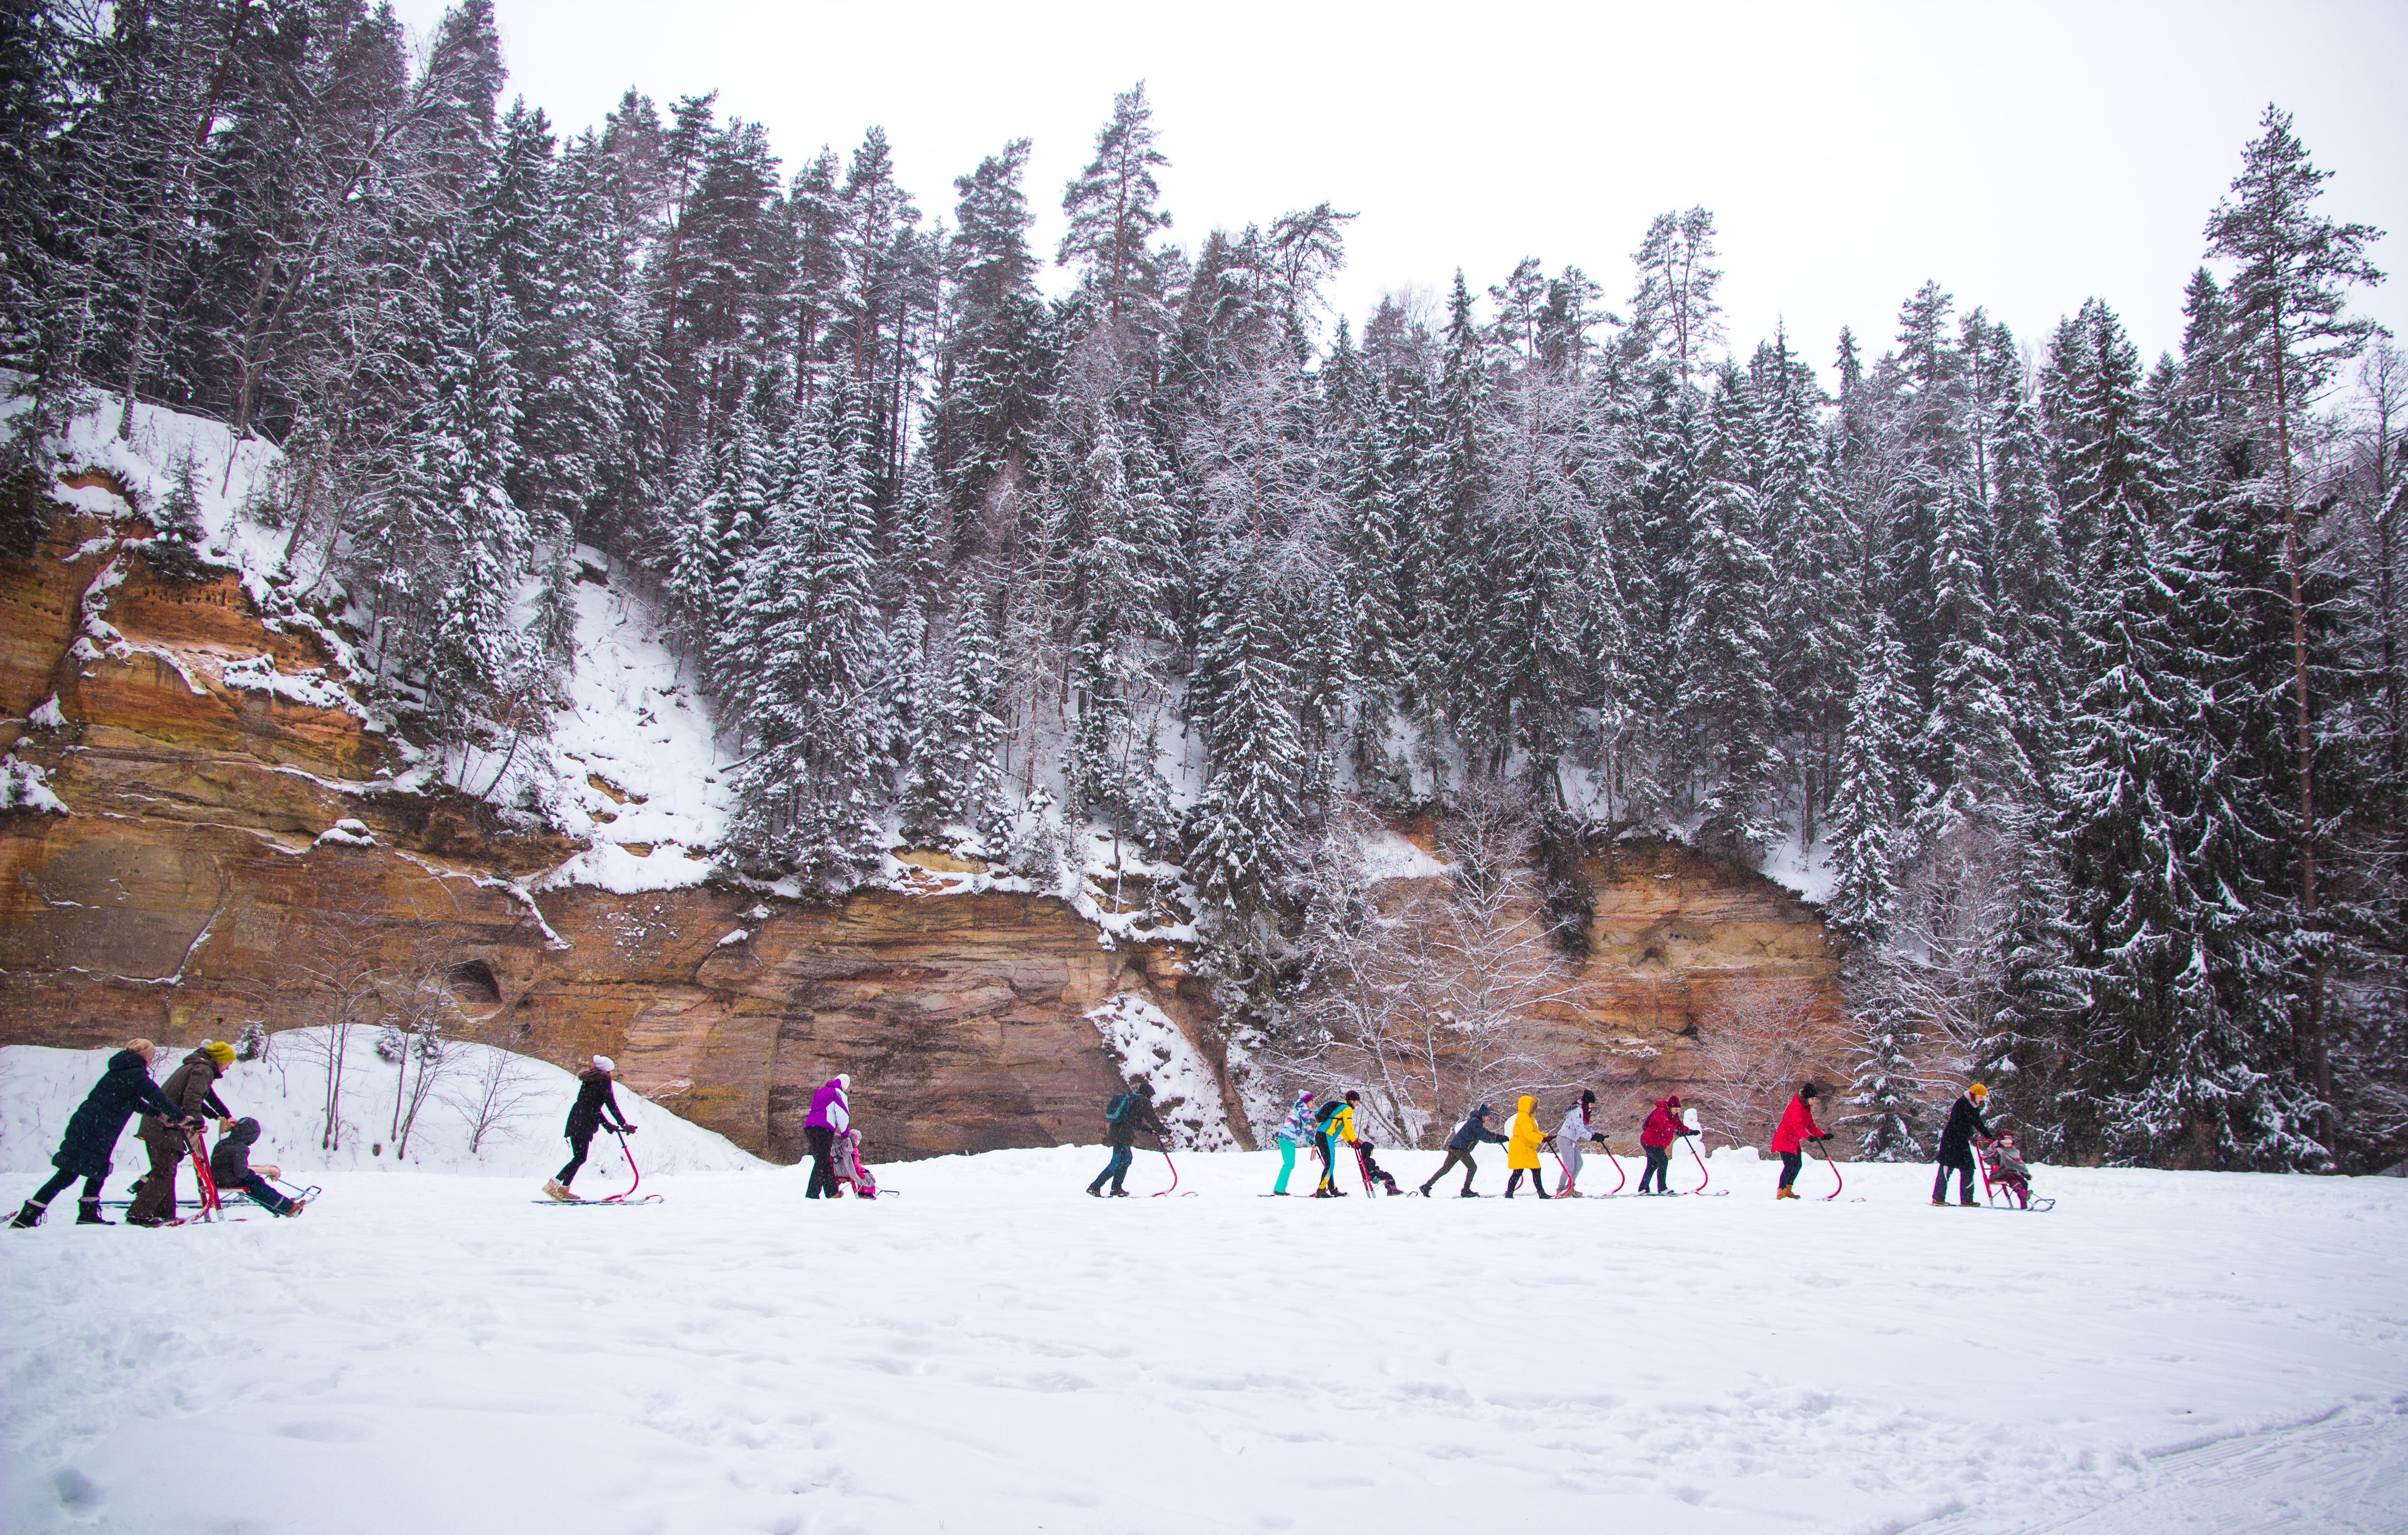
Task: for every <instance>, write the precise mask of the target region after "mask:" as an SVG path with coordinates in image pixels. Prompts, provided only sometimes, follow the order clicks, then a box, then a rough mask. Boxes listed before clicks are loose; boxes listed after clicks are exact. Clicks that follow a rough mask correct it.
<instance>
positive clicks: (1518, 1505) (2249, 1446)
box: [0, 1126, 2408, 1535]
mask: <svg viewBox="0 0 2408 1535" xmlns="http://www.w3.org/2000/svg"><path fill="white" fill-rule="evenodd" d="M871 1128H872V1133H873V1134H874V1131H875V1127H874V1126H872V1127H871ZM1101 1159H1102V1158H1101V1154H1100V1153H1099V1152H1097V1151H1093V1150H1089V1149H1082V1148H1071V1149H1065V1150H1057V1151H1036V1152H1007V1153H998V1154H994V1155H985V1156H978V1157H967V1158H949V1159H941V1160H938V1161H931V1162H922V1163H917V1164H911V1165H905V1166H897V1167H894V1168H891V1169H886V1175H885V1181H886V1183H887V1184H888V1186H889V1187H891V1188H894V1189H896V1190H899V1191H901V1193H902V1195H903V1197H902V1198H898V1199H894V1200H882V1201H880V1202H878V1203H875V1204H867V1205H864V1204H853V1203H844V1204H838V1205H819V1206H812V1205H809V1204H806V1203H805V1201H804V1200H803V1199H802V1198H801V1196H802V1190H803V1183H802V1179H801V1177H800V1175H799V1174H798V1173H796V1172H793V1171H770V1172H759V1171H756V1172H750V1173H691V1174H686V1175H683V1176H679V1177H673V1178H667V1179H662V1180H659V1181H658V1182H659V1186H661V1187H662V1188H663V1189H664V1190H665V1192H666V1193H667V1195H668V1198H667V1202H666V1203H663V1204H660V1205H657V1206H652V1207H648V1208H641V1209H607V1210H588V1209H576V1208H551V1207H538V1206H537V1205H535V1204H533V1203H530V1202H529V1201H530V1199H531V1198H532V1197H533V1195H534V1192H535V1191H534V1187H533V1185H534V1183H535V1180H536V1178H537V1177H538V1175H539V1174H540V1173H541V1172H542V1171H544V1170H546V1169H544V1168H543V1167H541V1166H538V1165H530V1166H529V1167H527V1168H526V1169H525V1172H524V1177H523V1179H522V1180H520V1181H517V1182H511V1181H507V1180H498V1179H490V1178H464V1177H454V1176H445V1175H438V1174H421V1175H415V1176H404V1177H394V1176H390V1175H386V1176H378V1175H374V1174H369V1173H343V1172H337V1173H332V1174H328V1175H326V1176H325V1178H324V1179H323V1181H324V1182H325V1184H327V1193H326V1196H325V1197H324V1198H323V1200H322V1203H321V1204H319V1205H318V1206H316V1207H315V1208H313V1209H311V1210H310V1211H309V1212H308V1214H306V1215H305V1216H304V1217H303V1218H302V1219H300V1220H299V1221H295V1222H270V1221H267V1220H265V1218H260V1219H253V1220H251V1221H248V1222H246V1223H244V1224H241V1225H225V1226H220V1227H204V1228H186V1229H183V1230H178V1231H172V1232H146V1231H135V1230H124V1229H119V1230H110V1231H95V1230H89V1229H78V1228H76V1227H73V1226H72V1225H66V1224H57V1225H52V1226H46V1227H42V1228H41V1229H39V1230H36V1231H31V1232H9V1233H0V1293H5V1294H7V1297H8V1298H9V1304H8V1305H7V1308H6V1312H5V1317H0V1360H5V1363H4V1364H0V1368H5V1375H0V1399H5V1402H6V1406H5V1408H0V1527H5V1528H7V1529H9V1530H11V1531H17V1532H25V1535H31V1532H34V1531H45V1530H61V1529H110V1530H117V1529H126V1530H132V1529H140V1530H145V1531H159V1532H172V1531H183V1530H193V1531H202V1530H210V1531H217V1530H235V1529H241V1530H246V1531H294V1532H308V1535H324V1532H330V1531H363V1532H366V1531H388V1530H390V1531H396V1532H399V1531H409V1532H414V1535H415V1532H423V1531H428V1530H517V1531H530V1532H533V1531H555V1530H557V1531H570V1530H577V1531H604V1532H613V1531H626V1532H629V1535H635V1532H670V1531H680V1532H682V1531H694V1532H697V1535H702V1532H708V1535H720V1532H726V1531H753V1530H759V1531H807V1530H808V1531H840V1530H865V1531H898V1532H899V1531H923V1530H942V1529H953V1530H979V1531H996V1530H1013V1531H1017V1530H1037V1529H1042V1530H1054V1531H1113V1532H1118V1531H1147V1532H1160V1531H1186V1530H1199V1531H1202V1530H1283V1529H1304V1528H1358V1529H1367V1530H1382V1529H1392V1530H1400V1529H1411V1530H1442V1529H1458V1528H1473V1527H1479V1528H1491V1527H1498V1525H1499V1522H1500V1521H1501V1522H1502V1528H1512V1529H1517V1530H1519V1529H1531V1528H1549V1527H1555V1528H1598V1529H1627V1528H1643V1527H1644V1526H1647V1525H1653V1526H1655V1527H1656V1528H1680V1529H1687V1530H1695V1531H1701V1532H1751V1531H1813V1530H1827V1531H1845V1532H1873V1531H1879V1532H1883V1535H1900V1532H1903V1531H1908V1530H1914V1531H1917V1532H1918V1535H1993V1532H2005V1531H2038V1530H2043V1529H2046V1530H2058V1531H2065V1532H2069V1535H2137V1532H2141V1531H2161V1530H2172V1529H2183V1530H2233V1531H2239V1530H2244V1529H2245V1530H2250V1531H2293V1530H2297V1531H2305V1530H2310V1529H2315V1530H2318V1531H2345V1532H2358V1531H2375V1530H2387V1531H2397V1530H2400V1529H2401V1528H2408V1287H2403V1285H2402V1284H2401V1279H2400V1277H2399V1272H2398V1270H2397V1267H2396V1263H2397V1257H2398V1255H2399V1253H2400V1252H2401V1243H2402V1239H2403V1237H2408V1184H2401V1183H2398V1182H2392V1181H2388V1180H2375V1179H2365V1180H2357V1181H2316V1180H2307V1179H2283V1178H2253V1177H2228V1176H2214V1175H2204V1174H2172V1173H2150V1172H2128V1171H2055V1170H2045V1169H2044V1170H2043V1172H2042V1182H2043V1183H2044V1184H2045V1185H2046V1186H2047V1189H2048V1191H2049V1192H2052V1193H2055V1194H2056V1195H2057V1196H2059V1197H2060V1198H2061V1201H2062V1202H2061V1203H2060V1204H2059V1205H2058V1207H2057V1210H2056V1212H2053V1213H2050V1214H2046V1215H2020V1214H2010V1213H2002V1212H1966V1211H1956V1210H1950V1211H1944V1212H1943V1211H1936V1210H1932V1209H1930V1208H1929V1207H1928V1205H1926V1204H1925V1203H1924V1202H1923V1201H1924V1198H1925V1180H1926V1178H1927V1177H1928V1174H1926V1173H1925V1172H1923V1171H1922V1170H1920V1169H1873V1168H1857V1169H1851V1173H1850V1177H1849V1185H1850V1186H1849V1192H1850V1193H1851V1194H1856V1193H1858V1192H1862V1193H1864V1194H1865V1195H1867V1196H1868V1198H1867V1199H1866V1201H1865V1202H1863V1203H1838V1204H1821V1203H1797V1204H1784V1205H1778V1206H1776V1205H1775V1204H1773V1203H1772V1202H1771V1200H1770V1198H1769V1192H1770V1191H1769V1186H1768V1185H1769V1184H1770V1169H1767V1168H1763V1167H1756V1166H1749V1165H1746V1164H1744V1163H1742V1164H1739V1165H1738V1166H1735V1167H1731V1168H1729V1169H1727V1171H1728V1172H1729V1173H1730V1174H1731V1175H1732V1176H1733V1177H1734V1179H1735V1180H1736V1181H1740V1182H1742V1186H1741V1187H1740V1188H1739V1191H1738V1193H1737V1194H1736V1195H1735V1196H1734V1197H1732V1198H1720V1199H1712V1198H1708V1199H1665V1200H1636V1199H1621V1200H1613V1201H1604V1200H1593V1201H1589V1202H1585V1203H1582V1204H1578V1205H1541V1204H1537V1203H1534V1202H1532V1201H1529V1200H1527V1199H1524V1200H1518V1201H1515V1202H1513V1203H1511V1204H1508V1203H1505V1202H1504V1201H1502V1200H1498V1199H1494V1198H1491V1199H1485V1200H1481V1201H1477V1202H1474V1201H1469V1200H1433V1201H1427V1202H1425V1201H1421V1200H1397V1201H1380V1202H1374V1201H1372V1200H1369V1199H1366V1198H1362V1197H1361V1196H1360V1195H1359V1194H1358V1195H1357V1196H1356V1197H1355V1198H1350V1199H1348V1200H1346V1201H1344V1202H1343V1203H1329V1202H1320V1203H1313V1202H1307V1201H1304V1200H1300V1199H1287V1200H1270V1199H1258V1198H1253V1197H1252V1196H1253V1195H1254V1194H1255V1193H1256V1192H1258V1191H1259V1190H1261V1189H1263V1188H1265V1187H1267V1186H1268V1185H1269V1171H1270V1167H1271V1164H1272V1160H1273V1159H1272V1158H1270V1157H1269V1156H1267V1155H1250V1154H1229V1155H1217V1156H1203V1155H1190V1156H1183V1157H1182V1158H1181V1159H1180V1169H1179V1170H1180V1173H1181V1176H1182V1180H1183V1184H1182V1186H1183V1188H1192V1189H1195V1190H1197V1191H1198V1192H1199V1194H1200V1196H1201V1197H1200V1198H1193V1199H1188V1198H1164V1199H1154V1198H1132V1199H1127V1200H1123V1201H1115V1202H1104V1203H1099V1202H1097V1201H1094V1200H1090V1199H1087V1198H1082V1197H1081V1196H1080V1194H1079V1192H1078V1190H1079V1188H1080V1186H1081V1185H1082V1184H1083V1183H1084V1182H1085V1180H1086V1178H1087V1177H1088V1176H1089V1175H1090V1174H1091V1173H1092V1171H1093V1170H1094V1168H1095V1167H1096V1166H1097V1165H1099V1164H1100V1162H1101ZM1390 1160H1391V1162H1392V1164H1393V1165H1394V1166H1395V1167H1396V1169H1397V1170H1398V1172H1400V1173H1402V1174H1404V1175H1406V1176H1409V1177H1417V1176H1421V1175H1424V1174H1425V1173H1426V1169H1427V1168H1428V1167H1429V1166H1431V1165H1433V1164H1434V1161H1435V1158H1434V1156H1431V1155H1424V1154H1413V1153H1394V1154H1391V1155H1390ZM19 1176H21V1177H22V1174H20V1175H19ZM1806 1176H1807V1182H1808V1184H1809V1186H1810V1192H1817V1191H1819V1189H1820V1188H1821V1187H1825V1186H1828V1184H1823V1183H1821V1180H1822V1179H1823V1178H1824V1176H1825V1174H1824V1171H1823V1169H1820V1168H1814V1169H1809V1170H1808V1173H1807V1175H1806ZM1167 1182H1168V1179H1167V1177H1166V1176H1165V1169H1164V1164H1163V1161H1162V1159H1161V1158H1160V1157H1159V1156H1157V1155H1153V1154H1151V1153H1148V1154H1144V1155H1143V1157H1142V1159H1141V1160H1140V1163H1139V1164H1138V1169H1137V1174H1136V1176H1135V1179H1134V1185H1135V1187H1136V1189H1137V1190H1139V1191H1140V1192H1141V1193H1144V1192H1151V1191H1152V1190H1154V1189H1155V1188H1158V1187H1161V1186H1162V1185H1163V1184H1165V1183H1167ZM1483 1182H1484V1184H1486V1185H1487V1186H1488V1187H1490V1188H1491V1189H1492V1190H1494V1189H1495V1188H1496V1187H1497V1186H1498V1184H1500V1182H1501V1173H1500V1172H1499V1171H1498V1169H1495V1168H1494V1167H1493V1166H1492V1167H1491V1168H1490V1169H1487V1170H1485V1171H1484V1174H1483ZM1604 1186H1608V1187H1610V1186H1612V1177H1611V1173H1610V1169H1609V1170H1608V1176H1607V1177H1606V1179H1605V1183H1604ZM597 1191H598V1186H597Z"/></svg>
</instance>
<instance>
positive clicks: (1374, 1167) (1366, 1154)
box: [1355, 1140, 1404, 1194]
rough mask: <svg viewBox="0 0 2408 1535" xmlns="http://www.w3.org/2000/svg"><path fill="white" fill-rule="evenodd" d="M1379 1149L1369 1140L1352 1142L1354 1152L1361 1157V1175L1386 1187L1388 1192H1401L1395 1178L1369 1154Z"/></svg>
mask: <svg viewBox="0 0 2408 1535" xmlns="http://www.w3.org/2000/svg"><path fill="white" fill-rule="evenodd" d="M1379 1149H1380V1148H1379V1147H1377V1146H1375V1145H1373V1144H1371V1142H1369V1140H1357V1141H1355V1152H1356V1153H1357V1154H1358V1155H1361V1157H1362V1158H1363V1175H1364V1176H1365V1177H1367V1178H1369V1179H1370V1180H1371V1182H1372V1183H1374V1184H1378V1185H1380V1186H1381V1187H1382V1188H1384V1189H1386V1190H1387V1191H1388V1192H1389V1193H1390V1194H1402V1193H1403V1192H1404V1190H1403V1189H1400V1188H1398V1186H1397V1180H1396V1178H1395V1177H1394V1176H1393V1175H1391V1174H1390V1173H1389V1171H1388V1170H1387V1169H1385V1168H1383V1167H1382V1166H1380V1164H1379V1163H1378V1162H1377V1161H1375V1160H1373V1159H1372V1156H1371V1154H1372V1153H1373V1152H1375V1151H1378V1150H1379Z"/></svg>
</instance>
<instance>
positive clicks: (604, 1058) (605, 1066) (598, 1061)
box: [594, 1055, 618, 1071]
mask: <svg viewBox="0 0 2408 1535" xmlns="http://www.w3.org/2000/svg"><path fill="white" fill-rule="evenodd" d="M594 1065H595V1069H599V1070H603V1071H616V1070H617V1069H618V1068H617V1067H616V1066H613V1065H612V1064H610V1057H609V1056H608V1055H596V1056H595V1057H594Z"/></svg>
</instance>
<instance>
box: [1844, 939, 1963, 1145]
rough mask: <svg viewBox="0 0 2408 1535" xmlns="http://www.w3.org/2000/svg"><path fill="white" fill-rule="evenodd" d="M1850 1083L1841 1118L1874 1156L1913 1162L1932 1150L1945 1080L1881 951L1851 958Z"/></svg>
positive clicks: (1852, 955)
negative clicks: (1931, 1118)
mask: <svg viewBox="0 0 2408 1535" xmlns="http://www.w3.org/2000/svg"><path fill="white" fill-rule="evenodd" d="M1847 963H1848V966H1849V967H1850V968H1852V969H1853V970H1854V971H1855V972H1856V973H1855V974H1853V975H1851V976H1850V978H1849V979H1850V981H1851V983H1852V984H1851V985H1850V996H1849V1003H1848V1025H1849V1044H1850V1046H1851V1049H1852V1053H1853V1058H1852V1059H1851V1061H1850V1063H1849V1069H1850V1072H1851V1078H1852V1080H1851V1084H1850V1088H1849V1092H1848V1097H1847V1098H1846V1110H1845V1112H1843V1113H1842V1115H1841V1116H1840V1123H1841V1124H1842V1125H1843V1126H1846V1127H1847V1128H1849V1129H1851V1130H1853V1131H1855V1132H1856V1151H1857V1153H1858V1155H1862V1156H1863V1157H1865V1158H1866V1159H1867V1160H1868V1161H1873V1162H1913V1161H1918V1160H1921V1159H1922V1158H1924V1157H1927V1156H1928V1155H1930V1139H1929V1134H1928V1130H1929V1126H1928V1109H1927V1107H1926V1105H1928V1103H1929V1102H1931V1101H1932V1100H1933V1099H1934V1098H1936V1097H1943V1096H1944V1095H1943V1094H1942V1092H1941V1091H1940V1088H1941V1086H1942V1083H1943V1082H1944V1081H1945V1080H1946V1079H1945V1078H1943V1077H1942V1075H1941V1074H1940V1073H1938V1072H1935V1071H1932V1070H1930V1069H1928V1068H1927V1067H1926V1065H1925V1063H1924V1054H1925V1051H1926V1048H1927V1047H1926V1041H1925V1040H1924V1037H1923V1032H1922V1030H1920V1029H1918V1028H1916V1027H1915V1026H1914V1015H1913V1013H1912V1012H1911V1011H1909V1010H1908V1009H1907V1008H1906V1007H1905V1006H1904V1005H1903V1004H1902V1003H1901V1002H1900V1000H1899V987H1898V986H1897V984H1896V983H1895V981H1894V980H1889V979H1888V978H1885V977H1883V976H1881V975H1880V974H1878V973H1877V972H1878V971H1879V969H1880V968H1881V967H1882V965H1883V959H1882V956H1881V955H1880V954H1875V953H1872V952H1871V951H1859V952H1858V953H1856V954H1851V955H1850V956H1849V958H1848V961H1847Z"/></svg>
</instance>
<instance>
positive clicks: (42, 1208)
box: [8, 1199, 50, 1231]
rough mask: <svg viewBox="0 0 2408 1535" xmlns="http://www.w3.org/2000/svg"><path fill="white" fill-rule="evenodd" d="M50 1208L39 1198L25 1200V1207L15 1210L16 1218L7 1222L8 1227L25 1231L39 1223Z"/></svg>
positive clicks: (12, 1229)
mask: <svg viewBox="0 0 2408 1535" xmlns="http://www.w3.org/2000/svg"><path fill="white" fill-rule="evenodd" d="M49 1209H50V1206H49V1205H46V1204H44V1203H43V1202H42V1201H41V1200H39V1199H28V1200H26V1201H25V1207H24V1208H23V1209H22V1210H20V1211H18V1212H17V1218H16V1219H15V1220H13V1221H10V1222H9V1223H8V1229H9V1230H11V1231H25V1230H30V1229H31V1228H33V1227H36V1226H39V1225H41V1224H42V1216H43V1214H44V1213H45V1212H47V1211H49Z"/></svg>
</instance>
